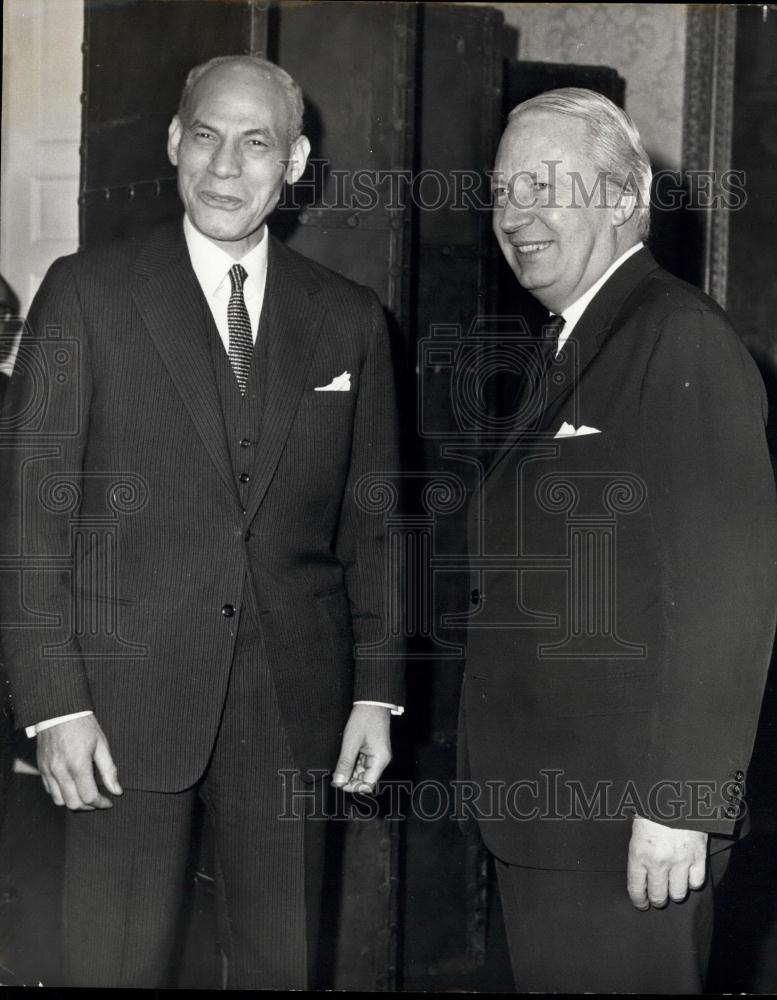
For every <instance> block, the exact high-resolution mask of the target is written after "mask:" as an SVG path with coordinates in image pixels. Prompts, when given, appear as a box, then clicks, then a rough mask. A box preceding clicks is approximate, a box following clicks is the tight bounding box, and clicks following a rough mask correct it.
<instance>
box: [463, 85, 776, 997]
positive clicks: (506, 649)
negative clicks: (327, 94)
mask: <svg viewBox="0 0 777 1000" xmlns="http://www.w3.org/2000/svg"><path fill="white" fill-rule="evenodd" d="M650 180H651V174H650V165H649V160H648V158H647V156H646V154H645V151H644V148H643V146H642V143H641V141H640V138H639V134H638V132H637V130H636V128H635V127H634V125H633V123H632V122H631V121H630V119H628V118H627V116H626V115H625V114H623V113H622V112H621V111H620V110H619V109H618V108H616V107H615V105H613V104H612V103H611V102H610V101H608V100H607V99H605V98H603V97H601V96H600V95H597V94H595V93H593V92H591V91H586V90H582V89H576V88H570V89H565V90H558V91H551V92H549V93H547V94H544V95H541V96H540V97H538V98H534V99H532V100H529V101H527V102H525V103H524V104H522V105H519V106H518V107H517V108H516V109H515V110H514V111H513V112H512V114H511V115H510V119H509V123H508V126H507V129H506V131H505V133H504V135H503V137H502V141H501V144H500V147H499V151H498V154H497V160H496V166H495V177H494V187H495V208H494V229H495V233H496V236H497V239H498V241H499V244H500V247H501V249H502V251H503V253H504V255H505V257H506V259H507V262H508V264H509V266H510V268H511V269H512V271H513V273H514V274H515V276H516V278H517V279H518V281H519V282H520V284H521V285H522V286H523V287H524V288H526V289H528V290H529V291H530V292H531V293H532V294H533V295H534V296H535V297H536V298H537V299H538V300H539V301H540V302H541V303H542V304H543V305H544V306H545V307H546V308H547V309H548V310H549V312H550V314H551V316H550V317H549V322H548V325H547V327H546V329H545V339H544V343H543V344H542V348H543V350H541V351H538V352H537V356H539V355H540V354H541V355H543V357H542V359H541V360H540V361H538V360H537V356H535V358H534V361H533V364H530V365H529V374H528V376H527V379H526V382H525V390H524V393H523V395H522V397H521V400H520V405H519V408H518V412H517V414H516V424H515V428H514V431H513V433H512V434H511V435H510V437H509V439H508V440H507V441H506V442H505V443H504V446H503V447H502V448H501V450H500V451H499V452H498V453H497V455H496V458H495V459H494V461H493V462H492V464H491V466H490V468H488V469H487V470H485V474H484V479H483V482H482V485H481V489H480V490H479V491H478V494H477V496H476V498H475V501H474V502H473V505H472V508H471V518H470V549H471V552H472V553H473V554H474V555H476V556H477V557H478V563H477V565H478V568H477V570H473V580H472V586H473V603H474V604H475V605H476V607H475V609H474V611H473V613H472V615H471V619H470V628H469V633H468V656H467V667H466V677H465V686H464V693H463V700H462V721H463V727H462V744H463V747H462V750H463V768H464V769H463V771H462V776H465V777H469V778H471V780H472V781H473V782H474V788H475V790H476V791H477V795H474V794H473V790H472V789H470V791H469V794H470V796H471V797H472V798H473V800H474V799H478V801H476V802H475V806H476V814H477V815H478V819H479V822H480V826H481V831H482V834H483V837H484V839H485V842H486V844H487V846H488V848H489V849H490V850H491V852H492V853H493V854H494V855H495V857H496V866H497V871H498V876H499V883H500V891H501V895H502V903H503V909H504V913H505V917H506V926H507V932H508V938H509V943H510V950H511V959H512V963H513V969H514V974H515V979H516V984H517V986H518V988H519V989H521V990H527V991H528V990H537V991H565V990H568V991H573V992H574V991H604V992H607V991H624V992H632V991H633V992H638V991H644V992H694V991H698V990H700V989H701V988H702V983H703V975H704V972H705V968H706V962H707V957H708V952H709V946H710V935H711V928H712V909H711V907H712V899H711V891H712V886H713V884H714V882H715V880H716V878H717V877H718V876H719V874H720V872H721V870H722V869H723V868H724V867H725V860H726V858H727V856H728V852H727V850H726V848H727V847H729V846H730V844H731V843H732V841H733V840H734V839H735V837H736V835H737V833H738V831H739V826H738V824H737V820H738V819H739V818H740V816H741V814H742V813H743V811H744V810H743V800H742V795H743V791H744V784H745V772H746V769H747V766H748V762H749V758H750V755H751V751H752V745H753V739H754V735H755V731H756V724H757V721H758V714H759V708H760V703H761V697H762V691H763V686H764V681H765V677H766V671H767V667H768V663H769V656H770V651H771V645H772V639H773V634H774V627H775V608H776V607H777V517H776V516H775V495H774V484H773V479H772V472H771V468H770V463H769V456H768V454H767V449H766V442H765V436H764V421H765V397H764V392H763V386H762V384H761V381H760V378H759V376H758V374H757V372H756V369H755V366H754V364H753V363H752V361H751V359H750V357H749V356H748V354H747V352H746V350H745V349H744V347H743V345H742V343H741V342H740V340H739V339H738V337H737V336H736V334H735V333H734V332H733V330H732V329H731V326H730V324H729V322H728V320H727V319H726V316H725V314H724V313H723V312H722V311H721V309H719V308H718V306H717V305H716V304H715V303H714V302H713V301H711V300H710V299H709V298H708V297H707V296H705V295H703V294H702V293H701V292H699V291H698V290H697V289H695V288H692V287H690V286H689V285H686V284H685V283H683V282H681V281H679V280H678V279H676V278H674V277H672V276H671V275H670V274H667V273H666V272H665V271H663V270H662V269H661V268H659V267H658V266H657V264H656V262H655V260H654V259H653V257H652V256H651V254H650V252H649V251H648V250H647V249H646V248H645V247H644V245H643V243H642V240H643V239H644V238H645V236H646V234H647V230H648V224H649V197H650ZM545 348H547V350H544V349H545Z"/></svg>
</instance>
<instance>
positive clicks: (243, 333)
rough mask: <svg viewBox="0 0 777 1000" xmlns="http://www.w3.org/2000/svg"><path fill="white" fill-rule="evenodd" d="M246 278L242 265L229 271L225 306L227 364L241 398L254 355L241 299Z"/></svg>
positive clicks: (243, 394)
mask: <svg viewBox="0 0 777 1000" xmlns="http://www.w3.org/2000/svg"><path fill="white" fill-rule="evenodd" d="M247 277H248V274H247V272H246V269H245V268H244V267H243V265H242V264H234V265H233V266H232V267H231V268H230V269H229V280H230V282H231V283H232V294H231V295H230V297H229V305H228V306H227V326H228V327H229V363H230V364H231V365H232V371H233V372H234V373H235V378H236V379H237V384H238V386H239V387H240V395H241V396H245V394H246V384H247V382H248V372H249V371H250V369H251V359H252V358H253V354H254V342H253V340H252V338H251V321H250V319H249V318H248V310H247V309H246V304H245V299H244V298H243V282H244V281H245V280H246V278H247Z"/></svg>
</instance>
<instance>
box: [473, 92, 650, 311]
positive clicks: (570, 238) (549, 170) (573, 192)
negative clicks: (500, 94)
mask: <svg viewBox="0 0 777 1000" xmlns="http://www.w3.org/2000/svg"><path fill="white" fill-rule="evenodd" d="M493 183H494V216H493V224H494V232H495V234H496V238H497V240H498V241H499V246H500V247H501V249H502V253H503V254H504V255H505V258H506V260H507V263H508V264H509V265H510V268H511V269H512V271H513V274H515V276H516V278H517V279H518V281H519V282H520V283H521V285H522V286H523V287H524V288H526V289H527V290H528V291H530V292H531V293H532V294H533V295H534V296H535V298H537V299H539V301H540V302H541V303H542V304H543V305H544V306H545V307H546V308H547V309H549V310H550V311H551V312H556V313H559V312H561V311H562V310H563V309H566V307H567V306H570V305H571V304H572V303H573V302H574V301H575V300H576V299H578V298H579V297H580V296H581V295H582V294H583V293H584V292H586V291H587V290H588V289H589V288H590V287H591V285H593V284H594V282H595V281H596V280H597V279H598V278H600V277H601V275H602V274H604V272H605V271H606V270H607V268H608V267H609V266H610V264H612V263H613V261H614V260H616V259H617V257H619V256H620V254H621V253H623V252H624V251H625V250H626V249H628V246H630V245H631V244H633V243H635V242H636V236H635V235H634V232H633V229H632V227H631V225H626V224H627V223H628V220H629V218H630V216H631V211H630V210H629V207H628V206H627V205H625V204H622V205H620V206H614V205H612V204H611V202H612V194H611V193H610V192H605V191H604V190H603V188H602V186H601V185H600V184H599V183H598V178H597V171H596V170H595V168H594V166H593V164H592V163H591V162H590V161H589V159H588V155H587V153H586V146H585V124H584V123H583V122H582V121H579V120H578V119H576V118H570V117H566V116H560V115H556V114H553V113H552V112H546V111H539V110H535V111H531V110H529V111H526V112H524V113H523V114H519V115H517V116H516V117H515V118H514V119H513V120H512V121H511V123H510V124H509V125H508V127H507V130H506V131H505V133H504V135H503V136H502V141H501V143H500V145H499V150H498V152H497V157H496V163H495V165H494V181H493ZM607 205H609V207H607Z"/></svg>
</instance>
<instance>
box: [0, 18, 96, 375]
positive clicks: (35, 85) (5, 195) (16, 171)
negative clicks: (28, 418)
mask: <svg viewBox="0 0 777 1000" xmlns="http://www.w3.org/2000/svg"><path fill="white" fill-rule="evenodd" d="M82 40H83V3H82V0H5V3H4V4H3V114H2V161H1V162H0V197H1V198H2V202H1V204H0V273H2V274H3V276H4V277H5V279H6V281H7V282H8V283H9V284H10V285H11V287H12V288H13V290H14V291H15V292H16V294H17V295H18V297H19V299H20V302H21V312H22V313H25V312H26V310H27V308H28V306H29V304H30V301H31V299H32V296H33V295H34V293H35V291H36V289H37V287H38V285H39V284H40V281H41V279H42V277H43V275H44V274H45V272H46V269H47V267H48V265H49V264H50V263H51V262H52V260H54V259H55V258H56V257H59V256H61V255H62V254H65V253H71V252H72V251H74V250H75V249H76V248H77V246H78V175H79V158H78V146H79V142H80V132H81V104H80V94H81V42H82ZM2 367H4V368H5V367H7V361H6V362H4V364H3V365H2Z"/></svg>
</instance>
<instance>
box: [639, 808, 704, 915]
mask: <svg viewBox="0 0 777 1000" xmlns="http://www.w3.org/2000/svg"><path fill="white" fill-rule="evenodd" d="M706 865H707V834H706V833H701V832H699V831H698V830H675V829H673V828H672V827H669V826H663V825H662V824H661V823H654V822H653V821H652V820H649V819H643V818H642V817H641V816H635V817H634V822H633V824H632V828H631V840H630V842H629V863H628V868H627V871H626V882H627V886H628V891H629V898H630V899H631V901H632V903H633V904H634V906H636V908H637V909H638V910H649V909H650V907H651V906H665V905H666V903H667V901H668V900H669V899H671V900H672V902H674V903H682V901H683V900H684V899H685V897H686V896H687V895H688V890H689V889H701V887H702V886H703V885H704V876H705V874H706Z"/></svg>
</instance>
